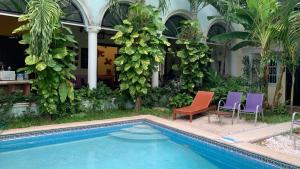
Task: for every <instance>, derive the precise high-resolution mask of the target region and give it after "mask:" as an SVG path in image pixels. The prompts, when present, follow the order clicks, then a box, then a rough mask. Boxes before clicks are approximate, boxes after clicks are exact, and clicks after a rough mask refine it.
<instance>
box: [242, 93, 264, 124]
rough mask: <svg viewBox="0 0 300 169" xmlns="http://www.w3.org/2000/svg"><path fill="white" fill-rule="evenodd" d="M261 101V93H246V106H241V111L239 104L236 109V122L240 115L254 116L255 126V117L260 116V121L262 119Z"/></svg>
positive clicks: (262, 99) (262, 97)
mask: <svg viewBox="0 0 300 169" xmlns="http://www.w3.org/2000/svg"><path fill="white" fill-rule="evenodd" d="M263 101H264V94H261V93H248V94H247V100H246V106H243V108H244V109H243V110H242V109H241V106H242V105H241V104H240V105H239V108H238V115H237V121H238V120H239V118H240V113H244V114H254V115H255V121H254V124H255V125H256V122H257V116H258V115H261V117H262V119H263V117H264V114H263V108H262V105H263Z"/></svg>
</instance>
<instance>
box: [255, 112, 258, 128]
mask: <svg viewBox="0 0 300 169" xmlns="http://www.w3.org/2000/svg"><path fill="white" fill-rule="evenodd" d="M257 114H258V112H255V121H254V125H255V126H256V122H257Z"/></svg>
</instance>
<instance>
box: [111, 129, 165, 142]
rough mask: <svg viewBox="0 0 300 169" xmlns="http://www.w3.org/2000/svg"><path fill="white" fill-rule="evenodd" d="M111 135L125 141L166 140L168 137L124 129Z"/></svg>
mask: <svg viewBox="0 0 300 169" xmlns="http://www.w3.org/2000/svg"><path fill="white" fill-rule="evenodd" d="M109 135H110V136H111V137H114V138H118V139H122V140H127V141H166V140H168V139H169V138H168V137H166V136H164V135H162V134H148V135H146V134H134V133H128V132H124V131H120V132H114V133H110V134H109Z"/></svg>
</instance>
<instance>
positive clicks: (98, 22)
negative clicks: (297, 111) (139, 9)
mask: <svg viewBox="0 0 300 169" xmlns="http://www.w3.org/2000/svg"><path fill="white" fill-rule="evenodd" d="M132 2H133V1H132V0H121V1H120V2H119V4H130V3H132ZM109 7H110V6H109V4H108V2H107V4H106V5H103V6H102V8H101V9H100V11H99V14H98V16H97V17H96V22H95V24H96V25H100V26H101V25H102V23H103V18H104V16H105V14H106V13H107V12H108V10H109Z"/></svg>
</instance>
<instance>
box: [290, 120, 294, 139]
mask: <svg viewBox="0 0 300 169" xmlns="http://www.w3.org/2000/svg"><path fill="white" fill-rule="evenodd" d="M293 129H294V122H293V121H292V123H291V129H290V138H292V135H293Z"/></svg>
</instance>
